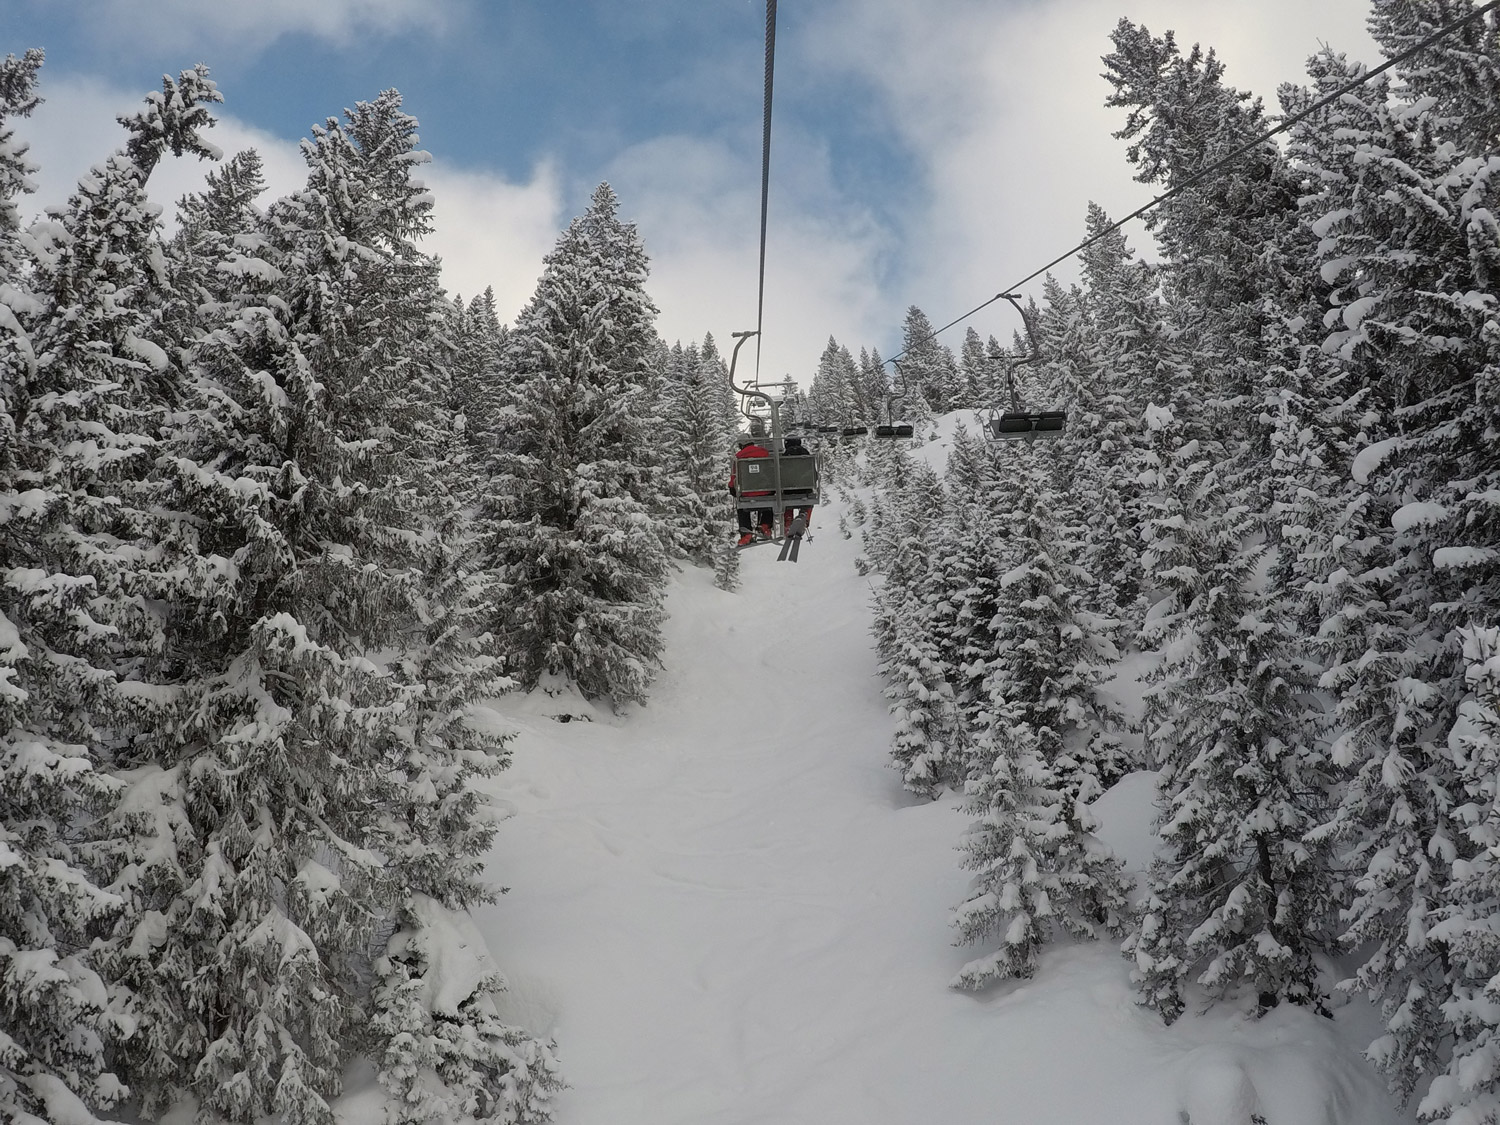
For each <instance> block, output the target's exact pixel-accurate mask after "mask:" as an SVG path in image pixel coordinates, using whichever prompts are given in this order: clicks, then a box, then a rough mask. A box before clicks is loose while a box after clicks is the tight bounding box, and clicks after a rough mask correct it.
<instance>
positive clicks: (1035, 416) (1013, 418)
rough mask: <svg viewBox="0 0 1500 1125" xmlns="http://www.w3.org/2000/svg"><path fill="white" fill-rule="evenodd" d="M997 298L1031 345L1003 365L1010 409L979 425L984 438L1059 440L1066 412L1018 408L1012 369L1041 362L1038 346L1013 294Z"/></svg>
mask: <svg viewBox="0 0 1500 1125" xmlns="http://www.w3.org/2000/svg"><path fill="white" fill-rule="evenodd" d="M1000 295H1001V296H1002V297H1003V298H1005V300H1007V301H1009V302H1010V303H1011V306H1012V307H1013V308H1014V309H1015V310H1016V312H1017V313H1019V314H1020V316H1021V323H1022V324H1024V325H1025V326H1026V338H1027V339H1028V340H1029V341H1030V342H1031V354H1030V355H1029V356H1023V357H1020V358H1017V359H1013V360H1011V361H1010V362H1008V363H1007V364H1006V365H1005V382H1006V387H1007V390H1008V391H1009V398H1010V407H1009V408H1008V409H1006V410H1002V411H998V412H996V411H991V412H990V416H989V417H988V418H987V419H985V421H984V423H983V425H984V435H985V437H986V438H988V439H990V440H992V441H1033V440H1035V439H1036V438H1058V437H1062V434H1063V430H1064V429H1065V428H1066V426H1067V422H1068V413H1067V411H1065V410H1024V409H1022V407H1021V398H1020V395H1019V394H1018V393H1017V391H1016V368H1018V367H1024V366H1025V365H1026V364H1028V363H1040V362H1042V358H1043V357H1042V346H1041V344H1040V343H1039V342H1038V340H1037V336H1036V331H1035V329H1033V328H1032V326H1031V318H1030V317H1028V316H1027V315H1026V310H1025V309H1024V308H1023V307H1022V306H1021V302H1020V299H1019V298H1018V297H1017V296H1016V294H1014V293H1002V294H1000Z"/></svg>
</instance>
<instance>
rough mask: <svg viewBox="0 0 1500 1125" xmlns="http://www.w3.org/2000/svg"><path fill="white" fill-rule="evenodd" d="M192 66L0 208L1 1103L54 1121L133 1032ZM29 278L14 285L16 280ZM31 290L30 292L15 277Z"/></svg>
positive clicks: (86, 1109) (196, 86)
mask: <svg viewBox="0 0 1500 1125" xmlns="http://www.w3.org/2000/svg"><path fill="white" fill-rule="evenodd" d="M40 63H41V54H40V52H28V54H27V55H26V56H25V57H23V58H22V59H20V60H17V59H15V58H13V57H10V58H8V59H7V60H6V61H5V62H4V63H3V64H0V117H3V118H4V120H0V165H3V167H4V168H5V174H4V175H3V176H0V194H3V195H4V197H5V198H6V201H7V203H9V202H11V197H12V195H13V192H14V190H16V189H17V188H20V187H23V186H24V184H25V176H26V174H27V172H28V171H29V168H28V166H27V163H26V157H25V150H24V148H23V147H21V146H18V145H16V144H15V142H14V140H13V136H12V134H11V132H10V130H9V129H8V128H7V126H8V124H9V121H10V119H12V118H14V117H16V116H24V115H25V114H26V113H28V112H30V109H31V108H32V107H33V106H34V105H35V104H36V97H35V94H34V83H35V77H36V70H37V68H38V66H39V65H40ZM217 100H219V99H218V94H217V92H216V91H215V90H214V86H213V83H212V82H211V81H209V79H208V76H207V70H206V69H205V68H203V67H198V68H195V69H194V70H192V71H185V72H183V74H182V75H181V77H180V79H179V80H178V81H175V82H174V81H173V80H172V79H170V78H165V79H163V92H162V94H160V95H152V96H151V97H149V98H148V99H147V103H148V104H147V110H146V111H145V112H143V113H140V114H136V115H134V116H132V117H130V118H122V119H121V120H122V121H123V122H124V123H125V124H126V125H127V126H128V127H129V129H130V133H131V138H130V141H129V144H128V147H127V149H126V151H123V152H118V153H116V154H115V155H114V156H112V157H110V158H109V159H108V160H107V161H106V162H105V163H104V164H103V165H101V166H99V167H98V168H96V169H95V170H94V171H93V172H92V173H91V174H90V175H88V176H87V177H85V178H84V179H83V180H81V181H80V183H79V185H78V187H77V189H76V191H75V192H74V193H73V195H72V196H71V198H70V199H69V200H68V203H67V205H66V206H65V207H63V208H62V209H60V210H58V211H56V212H54V213H53V214H52V215H51V216H50V217H49V219H48V220H46V221H44V222H42V223H39V224H37V225H36V226H35V227H34V228H32V230H31V231H29V232H28V237H27V239H26V248H27V250H28V251H29V254H30V265H31V267H32V268H31V270H30V272H29V273H27V272H24V267H23V266H22V263H23V261H24V259H23V254H22V250H21V246H20V243H19V241H18V239H17V237H16V230H15V228H14V225H13V222H14V215H15V212H14V210H13V209H12V208H10V207H7V208H5V209H4V211H3V213H0V265H3V266H4V273H3V275H0V309H3V310H4V313H3V314H0V321H3V323H0V330H3V331H4V333H5V343H4V345H3V348H0V363H3V364H4V369H3V375H4V379H3V386H4V395H5V401H4V407H5V412H6V424H5V426H4V433H3V438H0V474H3V478H0V496H3V497H4V498H5V500H4V505H5V509H6V518H5V519H4V520H0V557H3V558H4V560H5V569H4V577H3V584H0V630H3V634H4V637H5V654H4V656H3V658H0V670H3V675H0V682H3V684H4V685H5V688H4V692H3V701H4V714H3V720H4V723H5V726H4V729H3V732H0V781H3V784H0V840H3V841H4V844H3V846H4V848H5V850H6V852H7V855H8V857H9V858H8V860H7V861H6V862H5V863H4V865H3V866H4V881H5V886H4V887H3V888H0V890H3V903H0V949H3V951H4V952H3V954H0V960H3V965H0V1009H3V1012H4V1015H3V1017H0V1018H3V1020H4V1023H3V1025H0V1039H3V1043H4V1047H3V1050H0V1108H3V1109H5V1110H6V1111H8V1112H7V1116H11V1115H15V1116H16V1117H18V1118H24V1117H25V1116H29V1115H31V1114H35V1115H37V1116H39V1117H42V1118H44V1119H52V1117H53V1115H63V1114H66V1115H68V1116H69V1118H70V1119H72V1120H77V1121H80V1122H87V1121H91V1120H92V1116H91V1114H90V1107H93V1108H104V1107H108V1106H111V1105H113V1104H114V1103H115V1102H116V1101H117V1100H118V1099H119V1098H120V1097H121V1096H122V1095H123V1093H124V1088H123V1086H122V1085H121V1084H120V1082H119V1080H118V1079H117V1078H116V1077H115V1076H114V1075H112V1074H110V1073H107V1071H106V1060H110V1062H111V1064H113V1062H114V1060H113V1054H114V1051H115V1050H116V1049H117V1046H118V1043H119V1041H120V1040H122V1039H124V1038H126V1035H125V1031H126V1025H125V1024H123V1023H120V1022H116V1021H117V1017H118V1015H119V1012H118V1007H117V1004H118V1001H119V1000H120V997H119V995H118V993H115V994H114V995H113V996H111V995H110V993H109V991H107V990H106V987H105V984H104V982H103V981H102V980H101V978H100V976H98V975H96V973H95V971H94V969H95V967H97V966H98V964H99V963H100V961H101V960H102V957H101V955H100V952H99V946H100V944H101V943H102V942H104V941H105V940H106V939H107V937H108V935H109V933H110V929H111V927H112V926H113V925H114V924H115V921H116V919H118V918H119V916H120V914H121V912H122V909H123V908H124V907H125V905H126V904H125V902H124V901H123V899H122V897H121V895H120V894H119V893H118V891H119V888H118V887H117V886H110V887H109V888H108V889H107V890H104V889H101V884H102V883H104V882H106V881H107V880H108V878H109V874H110V872H111V870H112V869H113V868H114V867H115V865H116V864H117V863H118V856H119V853H120V852H121V851H122V850H123V848H124V847H125V846H126V845H127V843H128V841H129V838H130V836H131V834H132V833H133V831H134V827H135V826H134V825H133V824H121V823H120V821H119V820H118V819H116V818H113V817H112V816H111V813H112V812H115V811H117V810H118V809H119V808H120V803H121V802H120V784H119V781H118V780H117V779H116V778H114V777H112V776H109V775H110V774H112V773H113V772H114V770H115V769H116V761H115V758H116V753H117V751H118V749H119V748H120V747H121V745H122V744H124V743H125V741H126V740H127V739H128V738H129V737H130V735H131V734H132V733H133V731H132V728H131V726H130V724H129V714H128V708H127V707H126V706H125V704H124V702H123V701H122V699H121V689H120V686H119V684H118V682H117V681H118V677H119V676H120V675H121V674H122V673H128V672H129V671H130V669H131V668H132V666H133V662H134V661H135V660H139V659H140V658H141V656H142V654H143V652H144V651H145V649H146V646H147V645H148V643H149V641H148V640H147V639H145V638H144V637H143V633H144V632H146V627H145V626H144V623H143V614H142V613H141V610H142V603H141V599H140V598H139V597H138V595H137V593H136V591H135V589H134V588H133V586H134V578H135V571H136V569H137V568H138V567H139V566H140V565H141V558H142V554H143V548H144V547H145V545H146V544H145V542H144V538H145V529H146V526H147V524H148V522H149V519H148V516H147V514H146V513H145V512H143V511H142V510H141V508H140V507H139V506H138V503H139V501H140V497H139V494H138V491H137V490H136V489H135V488H134V485H135V483H136V482H137V481H138V479H139V477H140V476H141V475H143V474H144V472H145V470H146V467H147V466H148V464H149V462H148V457H147V454H148V452H149V449H150V446H151V444H152V439H151V438H150V437H149V436H144V435H145V434H146V433H147V432H149V431H151V430H154V429H155V427H156V425H157V423H158V421H159V418H160V413H159V411H160V408H161V406H162V404H163V401H164V399H165V398H166V397H167V396H168V395H170V393H171V392H172V390H173V389H174V384H175V379H176V375H175V372H174V371H173V370H172V367H171V363H170V359H169V357H168V354H167V353H166V352H165V351H164V350H163V349H162V347H161V346H160V345H159V344H158V343H157V342H156V341H154V340H153V339H152V338H151V337H152V336H153V335H156V332H155V331H154V329H155V322H156V314H157V313H158V312H159V310H160V308H161V306H162V304H163V303H164V299H165V285H164V282H165V277H164V271H163V270H162V268H161V257H160V247H159V243H158V240H157V209H156V208H155V207H154V206H152V205H151V204H150V203H149V202H148V201H147V199H146V197H145V193H144V184H145V180H146V176H147V174H148V173H149V171H150V170H151V169H152V168H153V167H154V166H155V165H156V163H157V162H158V160H159V158H160V157H161V155H162V154H163V153H164V151H166V150H167V149H171V150H172V151H174V152H177V153H179V154H180V153H182V152H184V151H192V152H197V153H199V154H203V153H205V152H206V151H208V150H207V146H206V145H204V144H203V143H202V142H201V141H200V140H199V139H198V137H197V133H196V130H197V129H198V128H199V127H201V126H202V125H204V124H207V123H210V122H211V120H212V119H211V118H209V117H208V116H207V114H206V111H205V110H204V109H203V106H202V104H201V103H203V102H211V101H217ZM23 278H24V280H23ZM23 285H24V286H25V287H24V288H23V287H22V286H23Z"/></svg>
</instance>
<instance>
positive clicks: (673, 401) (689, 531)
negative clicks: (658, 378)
mask: <svg viewBox="0 0 1500 1125" xmlns="http://www.w3.org/2000/svg"><path fill="white" fill-rule="evenodd" d="M706 343H707V344H708V345H709V346H710V347H711V346H712V344H713V337H712V336H710V337H709V338H708V339H707V341H706ZM665 367H666V387H667V390H666V403H665V407H664V410H663V412H662V413H663V415H664V417H663V418H662V420H661V423H660V432H661V433H662V434H663V435H664V436H663V437H662V438H661V439H660V445H661V446H662V454H663V458H664V465H663V471H664V474H665V476H666V477H667V478H668V482H669V484H670V493H669V494H667V495H664V496H663V498H662V499H663V501H665V504H664V506H665V507H666V511H665V512H664V513H663V516H662V519H663V525H664V527H665V528H666V530H667V531H668V532H669V534H670V535H671V537H672V541H673V542H674V544H675V545H676V549H677V552H678V553H679V554H681V555H683V556H685V557H687V558H690V559H692V560H693V561H695V562H697V563H699V564H700V565H702V564H708V563H710V562H712V561H713V559H714V557H715V554H716V552H717V549H718V548H719V547H721V546H722V545H723V543H724V541H725V539H726V538H727V537H728V536H729V532H730V528H731V527H732V526H733V519H734V517H733V514H732V511H733V509H732V508H731V507H730V504H729V498H728V494H727V493H726V492H725V489H724V482H725V480H726V479H727V476H728V472H727V468H726V466H727V465H728V463H729V456H730V441H729V436H730V435H729V434H728V433H727V432H726V428H725V424H724V418H725V416H726V414H727V413H728V412H729V410H730V409H732V406H731V405H730V398H731V396H730V390H729V378H728V374H727V373H726V372H724V371H723V370H722V365H721V364H720V362H719V361H718V357H717V354H715V355H714V357H713V359H711V360H709V361H705V360H704V358H703V354H702V353H701V352H700V351H699V349H698V346H697V345H696V344H690V345H689V346H688V347H686V348H684V347H683V346H682V345H681V344H678V345H676V346H675V347H673V349H672V352H671V356H670V359H669V360H668V362H667V363H666V365H665Z"/></svg>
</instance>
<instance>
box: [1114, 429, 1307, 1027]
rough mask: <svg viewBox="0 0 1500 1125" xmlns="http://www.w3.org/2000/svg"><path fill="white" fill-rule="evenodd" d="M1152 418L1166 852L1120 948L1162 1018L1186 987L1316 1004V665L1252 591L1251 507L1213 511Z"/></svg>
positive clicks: (1153, 723) (1152, 708) (1210, 486)
mask: <svg viewBox="0 0 1500 1125" xmlns="http://www.w3.org/2000/svg"><path fill="white" fill-rule="evenodd" d="M1156 420H1157V423H1158V425H1157V428H1156V431H1155V436H1156V440H1157V443H1158V451H1157V453H1158V463H1159V464H1160V465H1161V466H1162V467H1161V468H1160V469H1159V470H1158V476H1159V478H1161V479H1158V480H1157V481H1155V482H1150V483H1151V484H1152V485H1153V492H1154V494H1155V496H1156V500H1155V504H1156V505H1157V514H1156V516H1155V518H1154V519H1153V520H1152V521H1151V522H1150V523H1148V525H1147V528H1146V534H1147V541H1146V552H1145V558H1144V560H1143V561H1144V564H1145V569H1146V573H1147V574H1150V575H1152V576H1153V580H1154V582H1155V583H1156V584H1157V586H1158V587H1159V591H1160V593H1161V594H1163V595H1164V596H1163V597H1162V598H1161V600H1159V601H1158V602H1157V603H1156V604H1155V605H1153V606H1152V609H1151V612H1150V614H1149V615H1148V619H1147V623H1146V627H1145V630H1144V632H1143V639H1144V641H1145V642H1146V643H1148V644H1152V645H1154V646H1156V647H1159V648H1160V649H1161V650H1162V658H1161V663H1160V665H1159V667H1158V670H1157V672H1156V674H1155V676H1156V679H1157V681H1158V682H1159V683H1160V685H1161V686H1160V687H1158V688H1156V689H1155V690H1154V691H1153V692H1152V693H1151V695H1150V696H1149V697H1148V703H1147V724H1146V734H1147V748H1148V752H1149V754H1150V755H1151V756H1152V758H1153V759H1154V760H1155V761H1158V762H1160V763H1161V764H1162V774H1161V778H1160V781H1159V782H1158V788H1159V793H1160V799H1161V803H1162V814H1161V820H1160V824H1159V835H1160V839H1161V845H1160V847H1159V850H1158V854H1157V858H1156V860H1155V861H1154V862H1153V864H1152V867H1151V872H1150V894H1149V898H1148V901H1147V904H1146V909H1145V913H1144V915H1143V916H1142V918H1141V919H1140V921H1139V924H1138V926H1137V928H1136V930H1135V932H1134V933H1132V935H1131V937H1130V938H1129V940H1128V941H1127V943H1126V951H1127V954H1128V955H1130V956H1132V957H1133V958H1134V959H1135V963H1136V979H1137V981H1138V983H1139V985H1140V989H1141V996H1142V1000H1143V1001H1144V1002H1145V1003H1147V1004H1149V1005H1150V1006H1152V1007H1154V1008H1156V1009H1157V1011H1159V1012H1160V1013H1161V1014H1162V1016H1163V1017H1164V1018H1165V1019H1166V1020H1167V1021H1168V1022H1170V1021H1172V1020H1174V1019H1176V1018H1177V1016H1178V1015H1179V1014H1180V1013H1181V1012H1182V1011H1183V1008H1184V1006H1185V999H1184V990H1185V986H1186V985H1187V984H1188V982H1189V981H1192V982H1195V983H1196V984H1198V985H1201V986H1202V987H1203V988H1204V989H1206V990H1207V991H1208V993H1209V994H1210V995H1214V996H1219V995H1224V994H1230V993H1233V992H1234V991H1235V990H1236V989H1238V988H1240V987H1248V988H1249V989H1251V990H1253V992H1254V994H1255V996H1256V998H1257V1002H1258V1004H1259V1006H1260V1008H1261V1010H1265V1009H1267V1008H1269V1007H1271V1006H1274V1005H1275V1004H1277V1003H1278V1002H1280V1001H1282V1000H1291V1001H1294V1002H1297V1003H1305V1004H1313V1005H1319V1004H1321V990H1320V988H1319V985H1318V982H1317V968H1316V965H1315V962H1314V953H1315V952H1316V951H1318V950H1320V949H1324V948H1328V947H1330V946H1331V943H1332V932H1333V922H1334V914H1335V906H1336V904H1335V903H1334V902H1333V901H1332V898H1333V884H1332V881H1331V880H1330V877H1329V872H1330V869H1331V867H1332V862H1331V856H1330V854H1329V849H1328V846H1327V844H1326V842H1325V843H1322V844H1317V843H1311V842H1309V837H1310V836H1311V835H1312V833H1313V830H1314V829H1315V828H1316V827H1317V826H1318V824H1319V822H1320V819H1321V816H1322V814H1323V813H1324V810H1325V808H1326V805H1327V803H1328V799H1329V797H1328V794H1329V792H1330V791H1331V784H1332V779H1331V777H1330V771H1329V768H1328V763H1327V760H1326V756H1325V754H1324V751H1323V748H1322V745H1321V744H1320V742H1319V741H1318V740H1317V736H1318V733H1319V723H1318V721H1317V714H1316V711H1315V710H1314V705H1313V703H1312V687H1313V682H1312V677H1313V671H1312V669H1311V668H1310V667H1309V662H1308V661H1307V660H1306V659H1305V658H1304V657H1303V656H1302V655H1301V653H1300V651H1299V649H1300V647H1301V645H1302V639H1301V637H1300V636H1299V635H1298V634H1297V631H1296V630H1295V629H1294V628H1292V627H1290V623H1289V622H1288V620H1287V617H1286V614H1285V613H1284V611H1283V609H1282V607H1281V606H1280V605H1279V604H1278V603H1275V602H1273V601H1271V600H1270V599H1269V598H1268V597H1267V596H1266V595H1265V594H1264V593H1263V592H1257V591H1256V590H1255V589H1254V588H1253V581H1252V580H1253V577H1254V574H1255V571H1256V567H1257V565H1258V563H1259V561H1260V556H1261V554H1262V553H1263V552H1262V551H1257V550H1252V549H1250V548H1249V547H1247V543H1248V542H1249V540H1250V531H1251V528H1252V521H1251V518H1250V515H1249V513H1248V512H1247V511H1246V510H1245V509H1244V508H1236V507H1226V506H1225V504H1224V502H1223V500H1222V498H1221V492H1222V487H1221V484H1220V481H1219V478H1218V476H1217V474H1216V471H1215V466H1213V465H1211V464H1209V463H1208V461H1207V460H1206V458H1204V457H1203V455H1202V453H1201V451H1200V449H1199V447H1197V446H1196V445H1195V444H1190V445H1188V446H1184V447H1182V448H1180V449H1178V450H1177V451H1176V452H1175V453H1170V452H1168V451H1167V447H1168V446H1170V445H1171V444H1172V443H1173V439H1171V438H1169V437H1167V436H1166V435H1167V433H1168V432H1169V430H1170V421H1169V420H1168V419H1165V418H1161V417H1160V416H1157V418H1156Z"/></svg>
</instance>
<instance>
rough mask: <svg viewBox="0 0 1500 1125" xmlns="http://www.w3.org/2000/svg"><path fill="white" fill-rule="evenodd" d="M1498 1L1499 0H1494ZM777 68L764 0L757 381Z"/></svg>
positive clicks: (771, 18)
mask: <svg viewBox="0 0 1500 1125" xmlns="http://www.w3.org/2000/svg"><path fill="white" fill-rule="evenodd" d="M1496 3H1500V0H1496ZM775 71H776V0H766V95H765V109H764V111H763V113H762V126H761V140H760V284H759V292H758V294H757V296H756V305H755V378H756V381H757V382H759V381H760V342H761V339H762V333H761V329H762V327H763V326H764V321H765V315H766V216H767V210H768V204H769V202H770V199H771V89H772V79H773V77H774V75H775Z"/></svg>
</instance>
